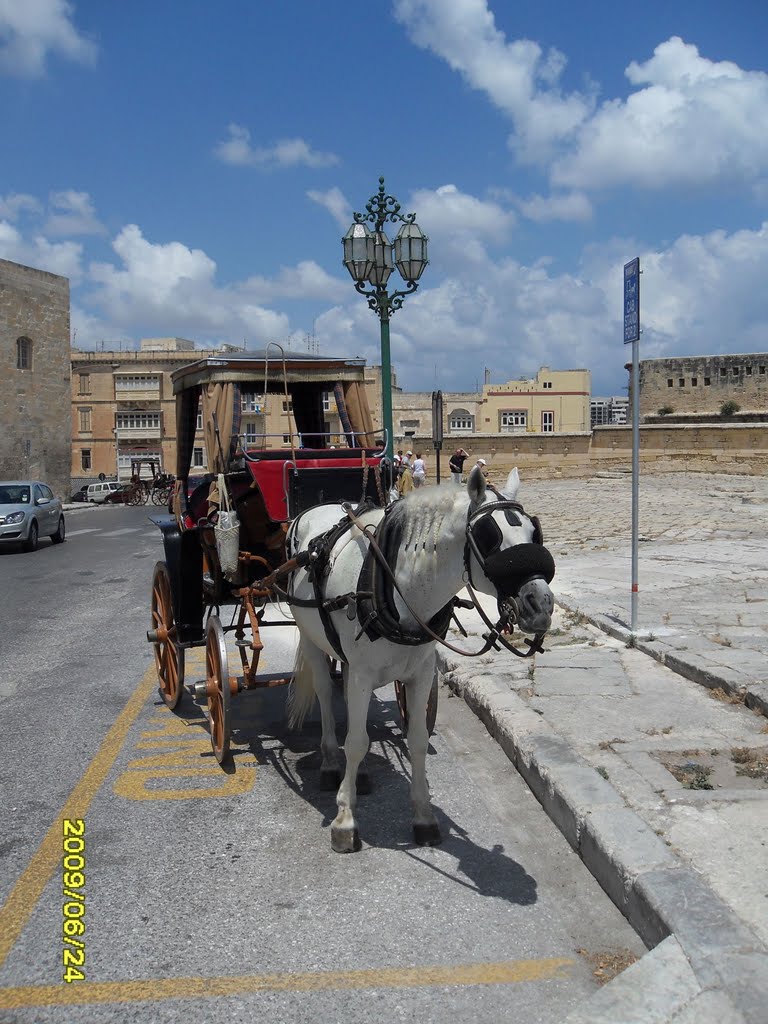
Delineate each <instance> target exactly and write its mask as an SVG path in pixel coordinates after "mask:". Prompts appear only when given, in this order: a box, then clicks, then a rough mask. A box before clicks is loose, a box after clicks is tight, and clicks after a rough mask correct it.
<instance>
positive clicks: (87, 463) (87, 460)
mask: <svg viewBox="0 0 768 1024" xmlns="http://www.w3.org/2000/svg"><path fill="white" fill-rule="evenodd" d="M80 468H81V469H90V468H91V449H90V448H81V449H80Z"/></svg>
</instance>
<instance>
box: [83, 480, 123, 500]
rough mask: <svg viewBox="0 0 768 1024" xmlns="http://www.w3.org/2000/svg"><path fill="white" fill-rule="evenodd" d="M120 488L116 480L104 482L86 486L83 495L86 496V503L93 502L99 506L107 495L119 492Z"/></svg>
mask: <svg viewBox="0 0 768 1024" xmlns="http://www.w3.org/2000/svg"><path fill="white" fill-rule="evenodd" d="M122 486H123V485H122V484H119V483H117V481H116V480H104V481H103V482H102V481H99V483H96V484H88V490H87V491H86V492H85V493H86V494H87V496H88V501H95V502H96V504H97V505H101V504H102V502H104V501H105V499H106V497H107V495H108V494H111V493H112V492H113V491H119V490H120V488H121V487H122Z"/></svg>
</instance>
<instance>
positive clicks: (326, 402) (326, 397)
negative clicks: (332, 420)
mask: <svg viewBox="0 0 768 1024" xmlns="http://www.w3.org/2000/svg"><path fill="white" fill-rule="evenodd" d="M330 411H331V392H330V391H324V392H323V412H330Z"/></svg>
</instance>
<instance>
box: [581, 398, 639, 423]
mask: <svg viewBox="0 0 768 1024" xmlns="http://www.w3.org/2000/svg"><path fill="white" fill-rule="evenodd" d="M628 413H629V399H628V398H627V397H626V396H625V395H611V396H610V397H608V398H592V399H591V400H590V403H589V414H590V426H591V427H604V426H606V425H607V424H609V423H610V424H613V425H615V426H622V425H623V424H624V423H626V422H627V417H628Z"/></svg>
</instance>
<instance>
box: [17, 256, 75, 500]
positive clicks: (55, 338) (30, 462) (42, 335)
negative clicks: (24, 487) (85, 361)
mask: <svg viewBox="0 0 768 1024" xmlns="http://www.w3.org/2000/svg"><path fill="white" fill-rule="evenodd" d="M69 329H70V325H69V281H68V280H67V278H66V277H60V276H58V275H57V274H49V273H47V272H45V271H43V270H35V269H33V268H32V267H24V266H22V265H21V264H19V263H11V262H10V261H8V260H0V479H6V480H8V479H19V478H21V479H27V478H34V479H40V480H43V481H45V483H47V484H49V485H50V487H51V488H52V489H53V490H54V492H55V493H56V494H57V495H58V496H59V497H62V498H68V497H69V492H70V443H71V441H70V439H71V436H72V428H71V398H70V364H69ZM19 338H26V339H28V340H29V342H30V343H31V344H30V346H29V351H30V353H31V365H30V366H29V368H20V367H19V366H18V339H19Z"/></svg>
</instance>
